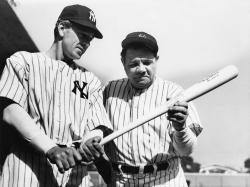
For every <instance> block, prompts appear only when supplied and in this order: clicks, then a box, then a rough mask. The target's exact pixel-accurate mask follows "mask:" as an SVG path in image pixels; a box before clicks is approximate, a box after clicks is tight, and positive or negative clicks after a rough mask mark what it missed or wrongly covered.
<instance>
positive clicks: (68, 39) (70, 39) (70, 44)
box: [62, 27, 94, 59]
mask: <svg viewBox="0 0 250 187" xmlns="http://www.w3.org/2000/svg"><path fill="white" fill-rule="evenodd" d="M93 38H94V34H93V33H91V32H84V31H81V32H78V31H77V30H76V29H74V27H71V28H66V29H65V30H64V36H63V39H62V48H63V53H64V55H65V56H67V57H68V58H70V59H80V58H81V56H82V55H83V54H84V53H85V51H86V50H87V48H88V47H89V45H90V42H91V40H92V39H93Z"/></svg>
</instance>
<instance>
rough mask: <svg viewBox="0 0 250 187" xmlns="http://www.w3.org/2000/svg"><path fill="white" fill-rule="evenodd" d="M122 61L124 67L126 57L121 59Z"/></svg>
mask: <svg viewBox="0 0 250 187" xmlns="http://www.w3.org/2000/svg"><path fill="white" fill-rule="evenodd" d="M121 61H122V64H123V65H124V64H125V59H124V57H121Z"/></svg>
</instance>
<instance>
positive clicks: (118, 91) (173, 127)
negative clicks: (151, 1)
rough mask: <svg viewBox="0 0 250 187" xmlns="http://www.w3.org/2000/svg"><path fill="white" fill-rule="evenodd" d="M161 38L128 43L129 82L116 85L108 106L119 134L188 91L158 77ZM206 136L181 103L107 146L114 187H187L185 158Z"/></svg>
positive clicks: (141, 35) (139, 37) (138, 35)
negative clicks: (199, 139) (182, 162)
mask: <svg viewBox="0 0 250 187" xmlns="http://www.w3.org/2000/svg"><path fill="white" fill-rule="evenodd" d="M157 52H158V44H157V41H156V39H155V38H154V37H153V36H151V35H150V34H148V33H145V32H133V33H130V34H128V35H127V37H126V38H125V39H124V40H123V41H122V52H121V61H122V64H123V67H124V70H125V72H126V74H127V78H123V79H120V80H116V81H111V82H109V84H108V85H107V86H106V88H105V91H104V103H105V107H106V111H107V113H108V115H109V118H110V121H111V123H112V126H113V129H114V131H117V130H120V129H122V128H124V127H125V126H126V125H128V124H129V123H131V122H133V121H134V120H136V119H139V118H140V117H141V116H143V115H144V114H146V113H149V112H150V111H154V109H155V108H157V107H158V106H161V105H162V104H164V103H165V102H167V101H168V100H169V99H171V98H173V97H176V96H177V95H178V94H180V93H181V91H182V90H183V89H182V88H181V87H180V86H179V85H177V84H175V83H173V82H170V81H167V80H163V79H162V78H160V77H158V76H157V75H156V67H157V63H158V62H157V61H158V59H159V57H158V55H157ZM201 131H202V127H201V124H200V120H199V117H198V115H197V112H196V109H195V107H194V106H193V104H192V103H189V104H188V103H186V102H177V103H176V104H175V105H174V106H173V107H171V108H170V109H169V111H168V113H167V114H165V115H162V116H160V117H157V118H155V119H154V120H151V121H149V122H148V123H146V124H144V125H143V126H140V127H138V128H136V129H134V130H132V131H130V132H128V133H126V134H124V135H122V136H121V137H119V138H117V139H115V140H114V141H113V143H112V144H111V143H110V145H108V146H107V147H105V149H106V148H107V151H106V153H107V154H108V156H109V158H110V160H111V162H112V166H113V170H114V171H113V177H112V182H111V184H110V185H109V186H118V187H119V186H148V187H152V186H166V187H185V186H187V184H186V180H185V177H184V173H183V170H182V168H181V164H180V157H181V156H184V155H189V154H191V153H192V151H193V148H194V145H195V144H196V141H197V136H198V135H199V134H200V132H201Z"/></svg>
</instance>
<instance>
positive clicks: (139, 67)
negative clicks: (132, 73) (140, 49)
mask: <svg viewBox="0 0 250 187" xmlns="http://www.w3.org/2000/svg"><path fill="white" fill-rule="evenodd" d="M136 70H137V72H138V73H145V72H146V68H145V66H144V65H143V63H142V62H140V63H139V66H138V67H137V69H136Z"/></svg>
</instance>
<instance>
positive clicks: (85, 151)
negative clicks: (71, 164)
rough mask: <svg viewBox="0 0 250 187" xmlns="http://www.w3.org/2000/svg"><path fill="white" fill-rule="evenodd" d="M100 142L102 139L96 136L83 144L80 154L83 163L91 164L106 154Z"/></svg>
mask: <svg viewBox="0 0 250 187" xmlns="http://www.w3.org/2000/svg"><path fill="white" fill-rule="evenodd" d="M100 141H101V137H99V136H95V137H93V138H89V139H88V140H87V141H85V142H82V143H81V145H80V148H79V152H80V154H81V156H82V159H83V160H82V161H86V162H91V161H93V160H95V159H96V158H99V157H100V156H101V155H103V154H104V149H103V147H102V146H101V145H100V144H99V143H100Z"/></svg>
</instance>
